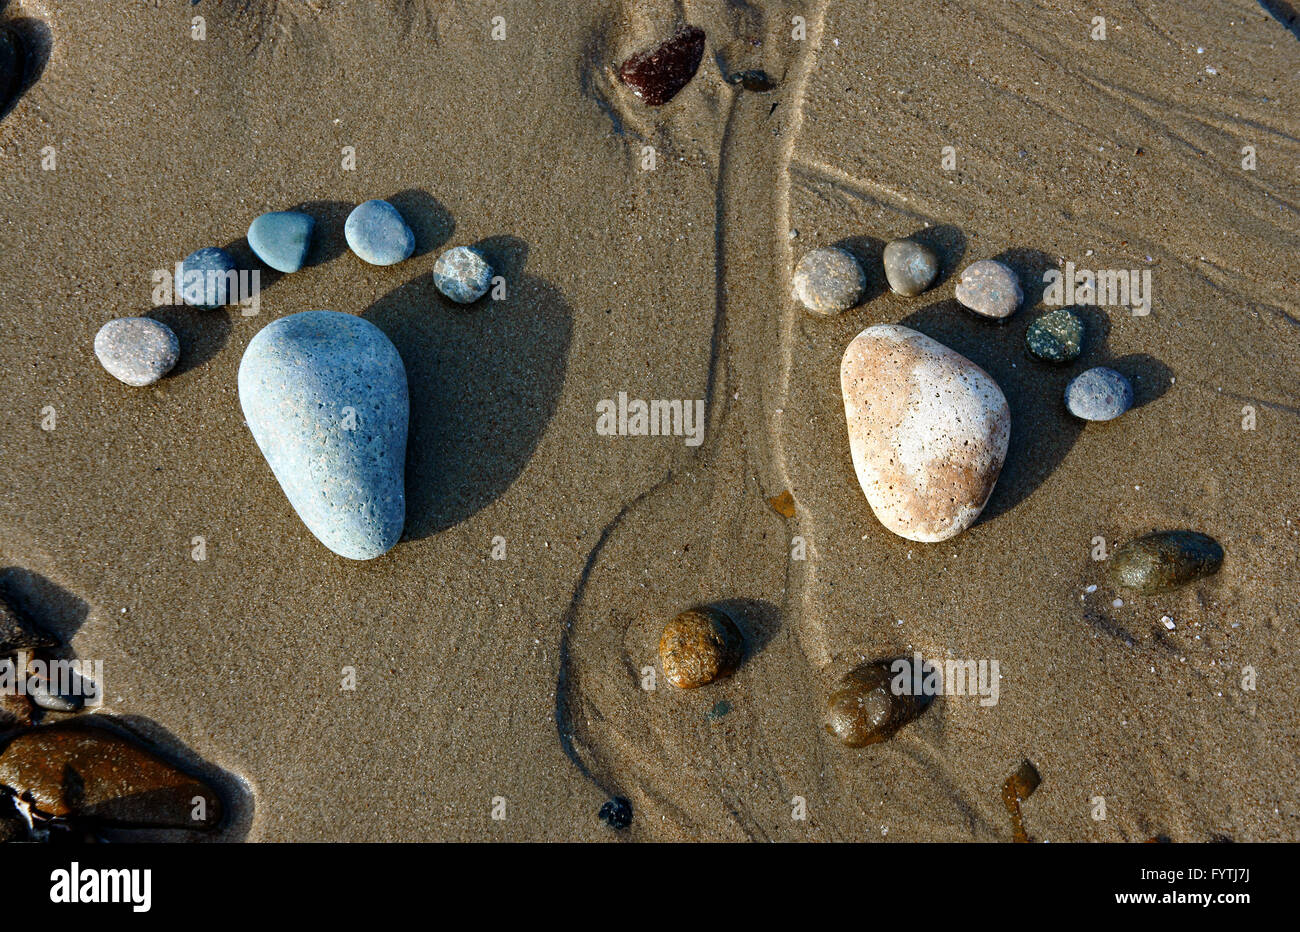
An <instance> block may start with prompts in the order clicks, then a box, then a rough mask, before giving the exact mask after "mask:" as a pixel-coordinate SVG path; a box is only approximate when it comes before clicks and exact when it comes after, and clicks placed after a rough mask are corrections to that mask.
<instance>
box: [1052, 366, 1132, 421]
mask: <svg viewBox="0 0 1300 932" xmlns="http://www.w3.org/2000/svg"><path fill="white" fill-rule="evenodd" d="M1065 406H1066V407H1067V408H1069V409H1070V413H1071V414H1073V415H1074V416H1075V417H1081V418H1083V419H1084V420H1085V421H1109V420H1111V419H1112V418H1117V417H1119V416H1120V415H1121V414H1123V413H1124V412H1125V411H1127V410H1128V409H1129V408H1131V407H1133V386H1132V385H1130V384H1129V381H1128V379H1126V378H1124V376H1123V375H1121V374H1120V373H1118V372H1116V371H1115V370H1114V369H1107V368H1106V367H1105V366H1097V367H1095V368H1093V369H1089V370H1088V371H1087V372H1084V373H1081V374H1080V375H1078V376H1077V377H1076V378H1075V379H1074V380H1073V381H1071V382H1070V384H1069V385H1067V386H1066V387H1065Z"/></svg>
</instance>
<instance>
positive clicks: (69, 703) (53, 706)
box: [25, 676, 85, 712]
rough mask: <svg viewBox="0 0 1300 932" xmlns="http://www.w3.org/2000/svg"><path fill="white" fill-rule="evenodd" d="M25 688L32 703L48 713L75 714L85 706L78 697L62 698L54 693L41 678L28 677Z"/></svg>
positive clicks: (43, 678)
mask: <svg viewBox="0 0 1300 932" xmlns="http://www.w3.org/2000/svg"><path fill="white" fill-rule="evenodd" d="M25 686H26V689H27V695H29V696H31V698H32V702H34V703H36V704H37V705H38V706H40V707H41V708H42V709H45V710H46V711H49V712H76V711H77V710H78V709H80V708H81V707H82V705H84V704H85V703H84V702H83V700H82V698H81V697H80V696H62V695H60V694H59V693H57V692H54V691H53V690H51V689H50V688H49V684H48V682H47V681H46V679H45V677H43V676H29V677H28V678H27V682H26V684H25Z"/></svg>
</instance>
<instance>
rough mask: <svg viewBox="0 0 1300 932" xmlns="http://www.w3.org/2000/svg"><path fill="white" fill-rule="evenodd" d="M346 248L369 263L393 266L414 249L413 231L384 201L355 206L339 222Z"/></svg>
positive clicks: (392, 207) (373, 201) (394, 208)
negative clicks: (346, 216) (345, 217)
mask: <svg viewBox="0 0 1300 932" xmlns="http://www.w3.org/2000/svg"><path fill="white" fill-rule="evenodd" d="M343 235H344V237H345V238H346V239H347V241H348V248H349V249H351V250H352V251H353V252H354V253H356V254H357V255H358V256H359V257H360V258H361V259H363V260H365V261H366V262H369V263H370V264H371V265H396V264H397V263H399V262H401V261H402V260H404V259H408V258H410V256H411V253H413V252H415V234H414V233H413V232H411V228H410V227H409V226H407V225H406V221H405V220H403V219H402V215H401V214H400V213H398V211H397V208H396V207H394V206H393V205H392V204H390V203H388V202H387V201H380V200H372V201H366V202H365V203H364V204H359V205H357V207H356V209H355V210H353V211H352V213H350V214H348V219H347V222H346V223H344V224H343Z"/></svg>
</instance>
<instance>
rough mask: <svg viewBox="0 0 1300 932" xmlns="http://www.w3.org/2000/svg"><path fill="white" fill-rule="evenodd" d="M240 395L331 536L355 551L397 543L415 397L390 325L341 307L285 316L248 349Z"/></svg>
mask: <svg viewBox="0 0 1300 932" xmlns="http://www.w3.org/2000/svg"><path fill="white" fill-rule="evenodd" d="M239 402H240V404H241V405H242V406H243V409H244V417H245V418H246V419H247V421H248V426H249V429H250V430H251V431H252V432H253V439H254V440H256V441H257V446H258V447H259V448H260V449H261V451H262V454H263V455H264V456H265V457H266V461H267V463H269V464H270V466H271V471H272V472H273V473H275V478H276V479H277V480H278V481H279V483H280V487H281V488H282V489H284V494H285V495H286V496H287V497H288V499H289V504H291V505H292V506H293V509H294V511H296V512H297V513H298V517H300V518H301V519H302V522H303V524H305V525H307V529H308V530H310V531H311V532H312V533H313V534H315V535H316V537H317V538H318V539H319V540H320V542H321V543H323V544H324V545H325V546H326V547H328V548H329V549H330V550H332V551H334V552H335V553H337V554H339V555H340V556H343V557H348V558H349V559H353V560H370V559H373V558H374V557H377V556H379V555H380V554H382V553H384V552H386V551H387V550H388V549H389V548H391V547H392V546H393V545H394V544H396V543H397V540H398V538H399V537H401V534H402V526H403V524H404V523H405V522H406V495H405V489H404V486H403V482H404V471H405V460H406V434H407V427H408V423H409V415H410V399H409V396H408V394H407V387H406V369H405V368H403V366H402V359H401V357H400V356H399V355H398V354H397V349H396V347H394V346H393V344H392V342H391V341H390V340H389V339H388V337H386V336H384V333H383V331H381V330H380V329H379V328H378V327H376V326H375V325H374V324H372V323H370V321H368V320H365V319H363V318H361V317H354V316H353V315H351V314H340V313H337V312H334V311H304V312H302V313H300V314H290V315H289V316H288V317H282V318H280V319H279V320H277V321H275V322H273V323H271V324H269V325H268V326H266V327H264V328H263V329H262V330H261V331H260V332H259V333H258V334H257V335H256V336H255V337H253V339H252V340H251V341H250V342H249V344H248V349H247V350H245V351H244V358H243V361H242V362H240V364H239Z"/></svg>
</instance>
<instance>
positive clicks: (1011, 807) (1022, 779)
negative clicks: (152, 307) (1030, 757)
mask: <svg viewBox="0 0 1300 932" xmlns="http://www.w3.org/2000/svg"><path fill="white" fill-rule="evenodd" d="M1041 782H1043V780H1042V777H1040V776H1039V775H1038V768H1037V767H1035V766H1034V765H1033V764H1031V763H1030V762H1029V761H1025V762H1024V763H1023V764H1021V765H1020V769H1019V770H1017V771H1016V772H1015V773H1013V774H1012V775H1011V776H1009V777H1007V782H1006V783H1003V784H1002V804H1003V805H1004V806H1006V807H1007V814H1008V815H1010V816H1011V835H1012V839H1013V840H1014V841H1017V842H1021V843H1024V842H1027V841H1029V835H1028V834H1027V833H1026V832H1025V823H1024V821H1023V820H1022V819H1021V815H1020V804H1021V803H1022V802H1024V801H1025V800H1026V799H1028V798H1029V797H1030V796H1031V795H1032V794H1033V792H1034V790H1036V789H1038V784H1039V783H1041Z"/></svg>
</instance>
